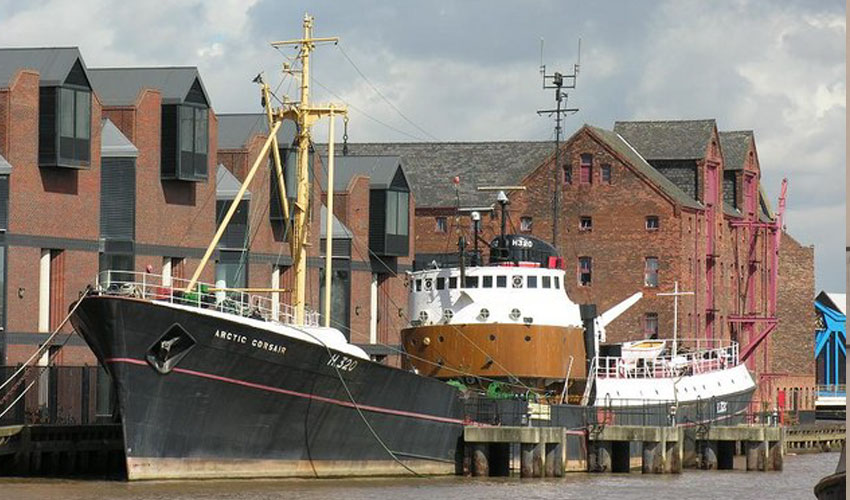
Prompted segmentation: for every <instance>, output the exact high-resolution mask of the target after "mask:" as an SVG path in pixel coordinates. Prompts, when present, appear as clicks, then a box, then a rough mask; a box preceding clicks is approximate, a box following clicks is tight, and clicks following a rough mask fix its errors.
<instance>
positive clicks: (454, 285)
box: [449, 276, 457, 288]
mask: <svg viewBox="0 0 850 500" xmlns="http://www.w3.org/2000/svg"><path fill="white" fill-rule="evenodd" d="M449 288H457V276H452V277H450V278H449Z"/></svg>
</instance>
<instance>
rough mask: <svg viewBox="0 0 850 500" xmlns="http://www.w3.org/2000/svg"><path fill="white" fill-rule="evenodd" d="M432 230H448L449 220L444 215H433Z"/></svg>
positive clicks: (441, 232) (443, 232)
mask: <svg viewBox="0 0 850 500" xmlns="http://www.w3.org/2000/svg"><path fill="white" fill-rule="evenodd" d="M434 232H435V233H440V234H446V233H448V232H449V220H448V218H447V217H446V216H444V215H438V216H436V217H434Z"/></svg>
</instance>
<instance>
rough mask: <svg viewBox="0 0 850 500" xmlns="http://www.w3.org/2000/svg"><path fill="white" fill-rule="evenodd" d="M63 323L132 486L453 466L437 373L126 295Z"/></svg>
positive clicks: (459, 426) (448, 409) (454, 430)
mask: <svg viewBox="0 0 850 500" xmlns="http://www.w3.org/2000/svg"><path fill="white" fill-rule="evenodd" d="M72 323H73V324H74V326H75V328H76V330H77V331H78V332H79V333H80V334H82V336H83V337H84V338H85V340H86V341H87V343H88V344H89V346H90V347H91V348H92V350H93V351H94V353H95V354H96V356H97V357H98V359H99V360H100V362H101V363H102V364H103V366H105V367H106V369H107V371H108V372H109V374H110V376H111V378H112V380H113V384H114V387H115V390H116V392H117V399H118V408H119V411H120V417H121V424H122V427H123V432H124V442H125V443H124V444H125V449H124V452H125V456H126V462H127V477H128V479H130V480H135V479H168V478H222V477H228V478H233V477H330V476H364V475H394V474H409V473H410V472H409V471H408V470H407V469H406V468H405V467H403V466H402V465H401V464H399V461H401V462H403V463H404V465H406V466H407V467H409V468H410V469H412V470H414V471H416V472H417V473H421V474H451V473H454V472H455V464H456V463H457V462H458V461H457V456H456V455H457V453H458V450H459V447H460V443H461V440H462V436H463V421H462V418H461V417H462V404H461V401H460V399H459V398H458V392H457V391H456V390H455V389H454V388H452V387H450V386H448V385H446V384H444V383H443V382H440V381H438V380H435V379H429V378H426V377H421V376H418V375H415V374H413V373H410V372H406V371H403V370H399V369H395V368H392V367H388V366H385V365H382V364H379V363H374V362H371V361H368V360H365V359H356V358H355V357H354V356H351V355H348V354H346V353H343V352H339V351H335V350H333V349H331V350H328V349H327V348H326V347H325V346H323V345H321V344H317V343H312V342H308V341H306V340H301V339H299V338H293V337H290V336H287V335H282V334H280V333H276V332H273V331H269V330H268V329H264V328H262V327H260V326H259V325H252V324H251V322H250V321H247V322H246V321H238V320H235V319H234V320H228V319H227V318H222V317H218V316H215V315H212V314H207V313H205V312H203V310H198V309H195V310H192V309H189V308H180V307H175V306H172V305H169V304H157V303H153V302H148V301H142V300H137V299H133V298H126V297H115V296H91V297H87V298H85V299H84V300H83V303H82V304H81V305H80V307H79V308H78V309H77V311H76V312H75V314H74V315H73V317H72ZM175 325H177V326H176V327H175ZM295 337H297V335H296V336H295ZM342 380H344V381H345V383H344V384H343V382H342ZM367 422H368V424H367ZM387 449H389V450H391V451H392V455H391V454H390V453H389V452H388V451H387ZM393 455H394V456H395V458H393Z"/></svg>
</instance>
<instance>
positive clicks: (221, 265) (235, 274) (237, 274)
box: [172, 250, 248, 288]
mask: <svg viewBox="0 0 850 500" xmlns="http://www.w3.org/2000/svg"><path fill="white" fill-rule="evenodd" d="M172 274H173V270H172ZM247 277H248V255H247V253H246V252H241V251H236V252H233V251H224V250H222V251H220V252H219V261H218V262H217V263H216V266H215V281H216V282H219V281H221V280H224V283H225V286H226V287H228V288H245V283H247Z"/></svg>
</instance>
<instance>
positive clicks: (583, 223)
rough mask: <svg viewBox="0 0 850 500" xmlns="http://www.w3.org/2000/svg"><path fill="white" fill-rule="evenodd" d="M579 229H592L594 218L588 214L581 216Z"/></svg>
mask: <svg viewBox="0 0 850 500" xmlns="http://www.w3.org/2000/svg"><path fill="white" fill-rule="evenodd" d="M578 229H579V231H590V230H591V229H593V219H592V218H591V217H587V216H585V217H579V220H578Z"/></svg>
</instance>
